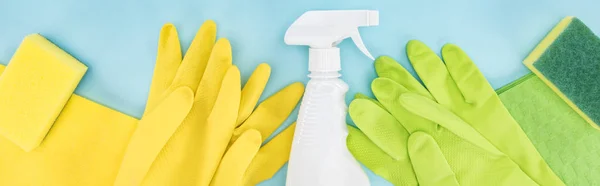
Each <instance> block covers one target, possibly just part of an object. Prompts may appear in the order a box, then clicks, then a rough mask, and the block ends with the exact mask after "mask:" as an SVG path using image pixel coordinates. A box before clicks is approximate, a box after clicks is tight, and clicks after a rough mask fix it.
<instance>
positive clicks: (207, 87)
mask: <svg viewBox="0 0 600 186" xmlns="http://www.w3.org/2000/svg"><path fill="white" fill-rule="evenodd" d="M231 66H232V58H231V45H230V44H229V40H227V39H219V40H218V41H217V43H216V44H215V47H214V49H213V51H212V53H211V54H210V59H209V60H208V64H206V70H205V71H204V75H203V76H202V80H201V81H200V85H199V86H198V90H197V91H196V99H195V100H196V101H197V102H200V103H202V105H203V106H202V108H203V110H204V111H205V112H210V110H211V109H212V107H213V106H214V104H215V99H216V97H217V95H218V94H219V92H220V91H219V89H220V88H221V82H222V81H223V77H224V76H225V73H226V72H227V70H228V69H229V67H231ZM238 74H239V73H238ZM240 87H241V85H240V86H239V87H238V88H237V89H240Z"/></svg>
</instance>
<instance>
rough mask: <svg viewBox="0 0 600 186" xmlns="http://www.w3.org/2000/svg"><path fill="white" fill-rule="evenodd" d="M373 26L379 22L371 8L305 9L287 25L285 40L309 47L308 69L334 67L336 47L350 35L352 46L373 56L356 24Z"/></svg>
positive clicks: (376, 13)
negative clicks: (290, 24)
mask: <svg viewBox="0 0 600 186" xmlns="http://www.w3.org/2000/svg"><path fill="white" fill-rule="evenodd" d="M376 25H379V12H378V11H375V10H331V11H308V12H306V13H304V14H302V16H300V17H299V18H298V19H297V20H296V21H294V23H293V24H292V26H290V27H289V28H288V30H287V31H286V33H285V43H286V44H288V45H307V46H310V53H309V54H310V57H309V69H314V70H317V71H329V70H336V69H339V66H340V65H339V49H338V48H337V47H336V46H337V45H338V44H339V43H341V42H342V41H343V40H344V39H347V38H352V41H353V42H354V45H356V47H358V49H360V51H361V52H362V53H364V54H365V55H366V56H367V57H369V58H371V59H373V56H372V55H371V53H370V52H369V50H367V47H366V46H365V44H364V43H363V41H362V38H361V37H360V33H359V32H358V27H364V26H376ZM311 66H312V67H314V68H311ZM311 71H312V70H311Z"/></svg>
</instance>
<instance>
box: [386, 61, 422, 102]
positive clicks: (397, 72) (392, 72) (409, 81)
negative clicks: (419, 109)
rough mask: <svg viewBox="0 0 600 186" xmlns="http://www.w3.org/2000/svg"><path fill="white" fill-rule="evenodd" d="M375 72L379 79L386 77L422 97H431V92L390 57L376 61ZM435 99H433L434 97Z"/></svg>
mask: <svg viewBox="0 0 600 186" xmlns="http://www.w3.org/2000/svg"><path fill="white" fill-rule="evenodd" d="M375 70H376V71H377V75H378V76H379V77H384V78H388V79H391V80H393V81H395V82H396V83H398V84H400V85H402V86H404V87H406V89H408V90H409V91H410V92H416V93H419V94H421V95H427V96H430V97H431V95H430V94H429V91H427V89H425V87H423V85H421V83H419V81H417V79H416V78H415V77H413V76H412V75H411V74H410V73H409V72H408V71H407V70H406V69H405V68H404V67H402V65H400V63H398V62H396V61H395V60H394V59H392V58H391V57H388V56H381V57H379V58H377V60H375ZM432 99H433V97H432Z"/></svg>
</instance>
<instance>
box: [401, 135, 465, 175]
mask: <svg viewBox="0 0 600 186" xmlns="http://www.w3.org/2000/svg"><path fill="white" fill-rule="evenodd" d="M408 152H409V154H410V161H411V162H412V165H413V169H414V171H415V174H416V175H417V179H418V180H419V185H423V186H430V185H431V186H437V185H448V186H452V185H456V186H458V185H459V184H458V180H456V175H454V172H452V169H451V168H450V165H449V164H448V162H447V161H446V158H445V157H444V154H442V151H441V150H440V147H439V146H438V144H437V143H436V142H435V140H434V139H433V138H432V137H431V136H430V135H429V134H427V133H424V132H415V133H413V134H411V135H410V137H409V138H408Z"/></svg>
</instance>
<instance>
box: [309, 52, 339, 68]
mask: <svg viewBox="0 0 600 186" xmlns="http://www.w3.org/2000/svg"><path fill="white" fill-rule="evenodd" d="M340 70H342V69H341V65H340V48H338V47H331V48H310V49H309V50H308V71H310V72H312V73H315V72H319V73H321V72H323V73H329V72H336V73H337V72H338V71H340Z"/></svg>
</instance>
